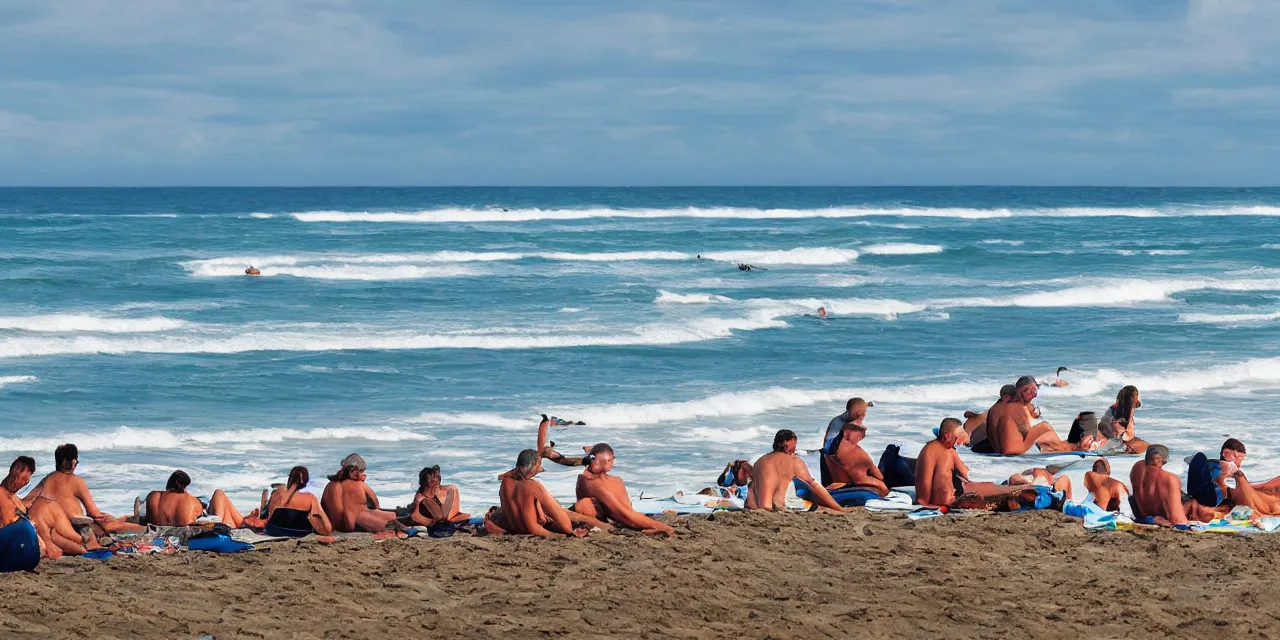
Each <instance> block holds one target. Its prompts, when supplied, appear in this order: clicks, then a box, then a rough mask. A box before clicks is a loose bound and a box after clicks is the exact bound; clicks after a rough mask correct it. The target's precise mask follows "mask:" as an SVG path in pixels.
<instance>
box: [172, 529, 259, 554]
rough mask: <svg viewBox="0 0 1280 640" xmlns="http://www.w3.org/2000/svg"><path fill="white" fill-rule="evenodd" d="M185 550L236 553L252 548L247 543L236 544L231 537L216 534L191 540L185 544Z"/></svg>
mask: <svg viewBox="0 0 1280 640" xmlns="http://www.w3.org/2000/svg"><path fill="white" fill-rule="evenodd" d="M187 548H188V549H191V550H192V551H214V552H217V553H236V552H238V551H249V550H251V549H253V548H254V547H253V545H251V544H249V543H247V542H236V541H235V540H232V539H231V536H224V535H222V534H220V533H216V534H214V535H211V536H204V537H197V538H192V539H191V540H189V541H188V542H187Z"/></svg>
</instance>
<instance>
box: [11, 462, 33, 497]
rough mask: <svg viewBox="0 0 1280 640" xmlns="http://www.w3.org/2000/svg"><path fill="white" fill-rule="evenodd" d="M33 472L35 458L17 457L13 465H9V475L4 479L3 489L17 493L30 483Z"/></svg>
mask: <svg viewBox="0 0 1280 640" xmlns="http://www.w3.org/2000/svg"><path fill="white" fill-rule="evenodd" d="M35 472H36V460H35V458H32V457H31V456H18V457H17V458H15V459H14V461H13V464H11V465H9V475H8V476H6V477H5V479H4V487H5V488H6V489H8V490H9V491H10V492H12V493H17V492H19V491H21V490H22V488H23V487H25V486H27V484H28V483H30V482H31V476H32V474H34V473H35Z"/></svg>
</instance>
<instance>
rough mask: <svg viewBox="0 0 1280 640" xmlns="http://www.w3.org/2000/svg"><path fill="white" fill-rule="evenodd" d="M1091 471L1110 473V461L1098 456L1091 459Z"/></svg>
mask: <svg viewBox="0 0 1280 640" xmlns="http://www.w3.org/2000/svg"><path fill="white" fill-rule="evenodd" d="M1093 472H1094V473H1105V474H1107V475H1111V463H1109V462H1107V459H1106V458H1098V459H1097V460H1094V461H1093Z"/></svg>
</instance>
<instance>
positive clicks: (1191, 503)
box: [1129, 444, 1214, 526]
mask: <svg viewBox="0 0 1280 640" xmlns="http://www.w3.org/2000/svg"><path fill="white" fill-rule="evenodd" d="M1168 461H1169V448H1168V447H1166V446H1164V445H1162V444H1153V445H1151V446H1149V447H1147V450H1146V455H1145V457H1144V458H1143V459H1142V460H1139V461H1138V462H1137V463H1136V464H1134V465H1133V470H1132V471H1130V472H1129V482H1130V484H1132V485H1133V495H1132V496H1130V498H1129V504H1130V505H1131V506H1132V507H1133V517H1134V518H1135V519H1137V520H1138V522H1141V523H1144V524H1159V525H1165V526H1176V525H1185V524H1187V523H1188V522H1189V521H1191V520H1195V521H1198V522H1209V521H1210V520H1213V518H1214V512H1213V509H1210V508H1207V507H1204V506H1202V505H1200V504H1199V503H1197V502H1196V501H1195V500H1192V499H1191V498H1187V499H1186V500H1183V499H1182V481H1181V480H1179V479H1178V476H1176V475H1174V474H1172V473H1169V472H1168V471H1165V470H1164V465H1165V464H1166V463H1167V462H1168Z"/></svg>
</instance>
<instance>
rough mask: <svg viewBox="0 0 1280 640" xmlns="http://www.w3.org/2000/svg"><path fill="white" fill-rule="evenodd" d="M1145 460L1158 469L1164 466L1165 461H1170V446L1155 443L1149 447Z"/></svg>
mask: <svg viewBox="0 0 1280 640" xmlns="http://www.w3.org/2000/svg"><path fill="white" fill-rule="evenodd" d="M1143 460H1145V461H1146V463H1147V464H1148V465H1150V466H1153V467H1156V468H1157V469H1158V468H1160V467H1163V466H1164V465H1165V463H1167V462H1169V447H1166V446H1164V445H1162V444H1153V445H1151V446H1149V447H1147V454H1146V457H1144V458H1143Z"/></svg>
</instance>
